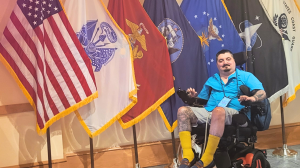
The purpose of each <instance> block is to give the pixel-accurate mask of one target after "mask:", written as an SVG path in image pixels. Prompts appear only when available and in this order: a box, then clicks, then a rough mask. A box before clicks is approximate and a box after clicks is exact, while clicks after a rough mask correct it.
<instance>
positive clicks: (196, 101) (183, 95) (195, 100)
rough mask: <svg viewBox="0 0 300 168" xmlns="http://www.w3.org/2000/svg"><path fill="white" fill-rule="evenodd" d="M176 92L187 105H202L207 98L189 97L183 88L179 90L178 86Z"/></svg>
mask: <svg viewBox="0 0 300 168" xmlns="http://www.w3.org/2000/svg"><path fill="white" fill-rule="evenodd" d="M177 94H178V96H179V97H180V98H181V100H182V101H183V102H184V103H185V104H188V105H189V106H195V107H202V106H204V105H206V103H207V100H205V99H201V98H199V97H190V96H189V95H188V93H187V92H186V91H185V90H181V89H180V88H179V89H178V90H177Z"/></svg>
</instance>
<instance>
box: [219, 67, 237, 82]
mask: <svg viewBox="0 0 300 168" xmlns="http://www.w3.org/2000/svg"><path fill="white" fill-rule="evenodd" d="M239 72H240V70H239V69H237V68H236V69H235V72H234V73H233V74H231V75H230V76H229V77H228V80H230V79H231V78H236V76H240V73H239ZM214 76H215V78H216V79H218V80H219V81H221V77H220V75H219V73H215V75H214Z"/></svg>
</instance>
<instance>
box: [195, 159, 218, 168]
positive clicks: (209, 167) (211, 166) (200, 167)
mask: <svg viewBox="0 0 300 168" xmlns="http://www.w3.org/2000/svg"><path fill="white" fill-rule="evenodd" d="M215 166H216V164H215V162H214V161H212V162H211V163H210V164H209V165H207V166H205V167H204V166H203V162H202V161H201V160H199V161H198V162H196V163H195V164H194V165H193V166H192V167H191V168H214V167H215Z"/></svg>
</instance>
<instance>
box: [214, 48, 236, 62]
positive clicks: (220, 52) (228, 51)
mask: <svg viewBox="0 0 300 168" xmlns="http://www.w3.org/2000/svg"><path fill="white" fill-rule="evenodd" d="M225 53H230V54H231V56H232V58H233V59H234V57H233V54H232V52H231V51H230V50H226V49H224V50H221V51H219V52H218V53H217V54H216V60H218V56H219V55H220V54H225Z"/></svg>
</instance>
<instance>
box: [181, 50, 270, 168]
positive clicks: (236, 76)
mask: <svg viewBox="0 0 300 168" xmlns="http://www.w3.org/2000/svg"><path fill="white" fill-rule="evenodd" d="M216 60H217V61H216V63H217V68H218V70H219V73H216V74H214V75H213V76H211V77H210V78H209V79H208V80H207V81H206V83H205V84H204V86H203V89H202V90H201V92H200V94H199V95H198V94H197V92H196V91H195V89H193V88H188V89H187V93H188V96H189V97H197V96H198V97H199V98H200V99H202V100H204V101H205V100H206V101H207V104H206V106H205V108H198V107H190V106H182V107H180V108H179V109H178V113H177V120H178V127H179V138H180V143H181V146H182V149H183V159H182V161H181V164H180V168H189V167H190V166H192V168H203V167H204V168H211V167H214V166H215V163H214V154H215V152H216V150H217V148H218V144H219V142H220V138H221V137H222V135H223V133H224V128H225V125H231V124H232V116H233V115H234V114H238V113H239V111H240V110H241V109H243V108H244V107H245V106H244V105H242V104H241V103H242V102H245V101H248V102H258V101H262V100H263V99H265V98H266V92H265V91H264V88H263V86H262V83H261V82H260V81H259V80H258V79H257V78H256V77H255V76H254V75H253V74H252V73H250V72H245V71H242V70H239V69H236V63H235V60H234V57H233V54H232V53H231V51H229V50H221V51H219V52H218V53H217V55H216ZM241 85H245V86H247V87H248V88H250V91H253V90H257V92H256V93H255V94H254V95H253V96H247V95H242V93H241V90H240V86H241ZM203 123H209V124H210V129H209V136H208V142H207V145H206V148H205V151H204V154H203V155H202V157H201V159H200V161H197V162H196V163H195V164H194V165H190V162H192V161H193V159H194V152H193V150H192V142H191V131H192V127H196V126H197V125H198V124H203ZM247 124H248V123H247V122H245V123H244V124H242V125H241V127H243V126H245V127H246V126H247Z"/></svg>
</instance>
